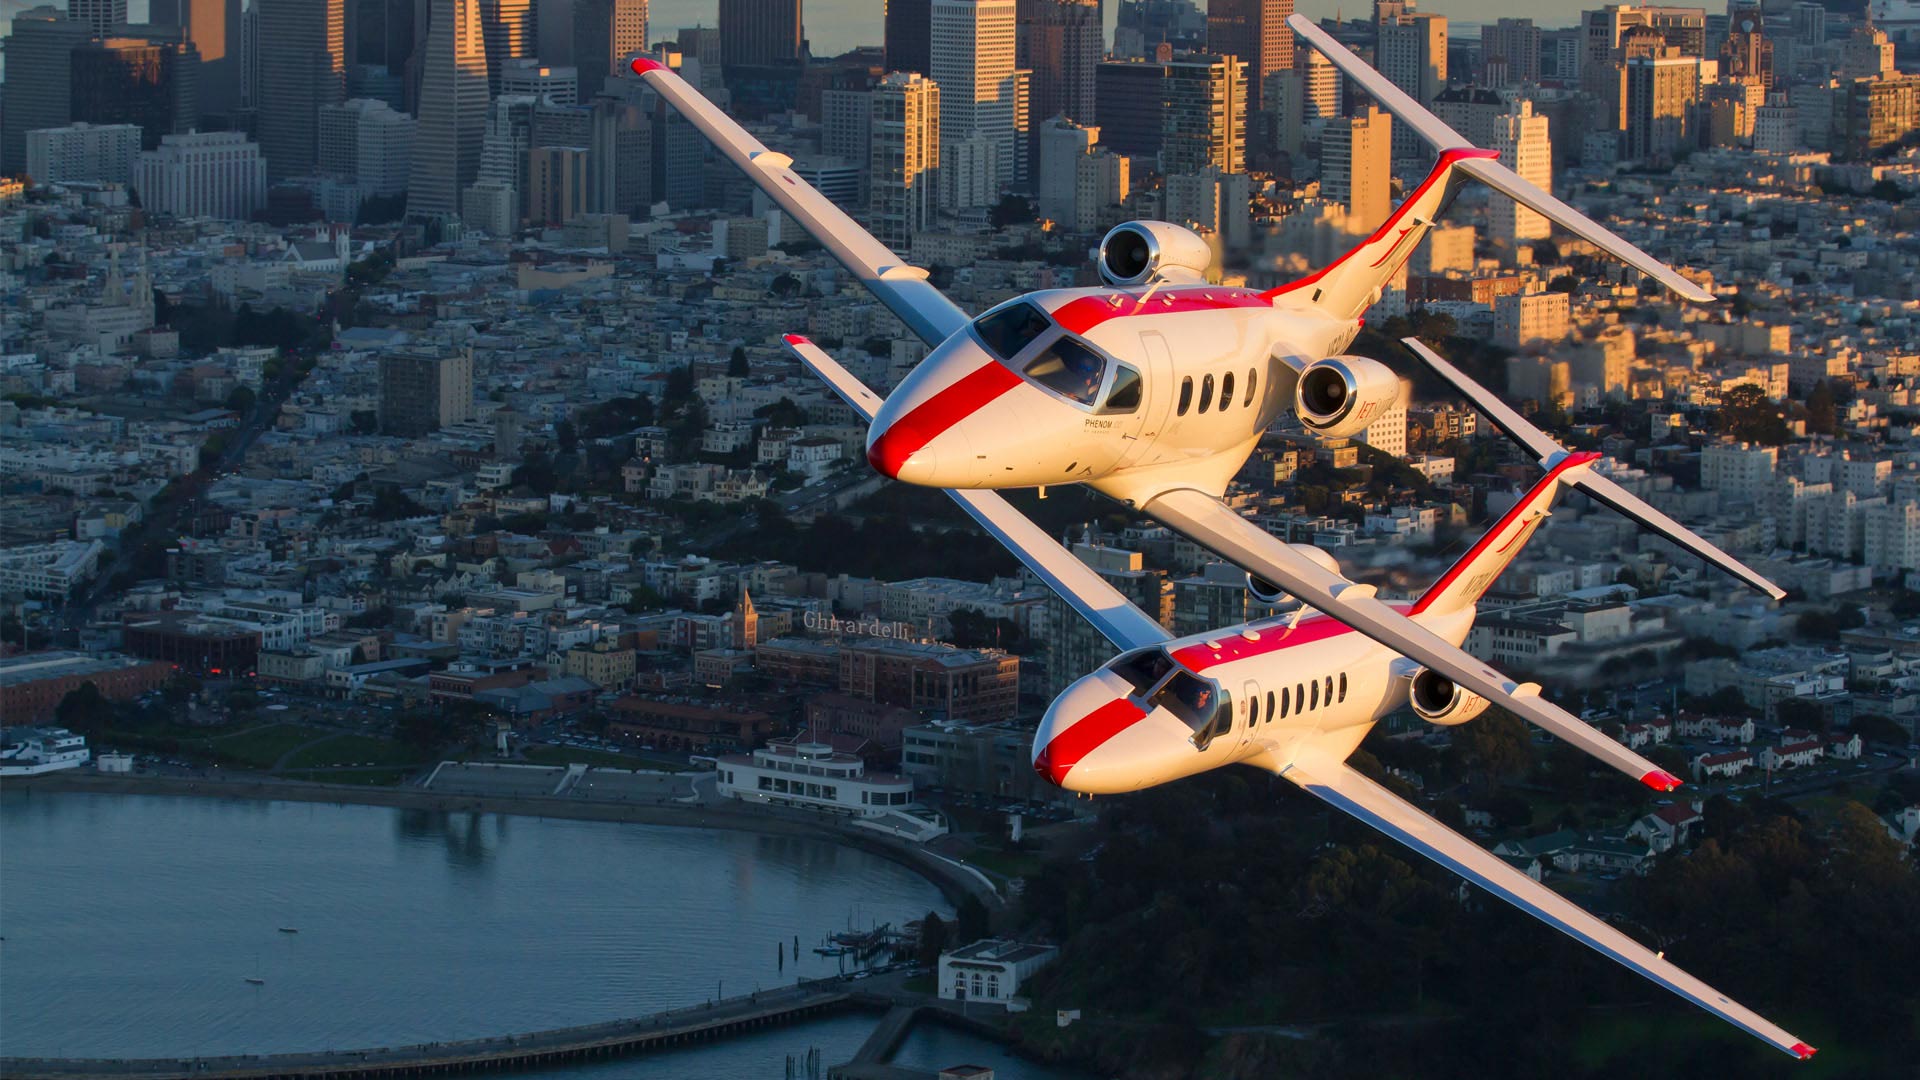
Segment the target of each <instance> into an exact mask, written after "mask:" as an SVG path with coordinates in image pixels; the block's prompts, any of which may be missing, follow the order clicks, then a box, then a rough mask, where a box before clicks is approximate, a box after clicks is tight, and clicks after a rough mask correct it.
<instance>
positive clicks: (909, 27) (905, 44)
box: [884, 0, 933, 75]
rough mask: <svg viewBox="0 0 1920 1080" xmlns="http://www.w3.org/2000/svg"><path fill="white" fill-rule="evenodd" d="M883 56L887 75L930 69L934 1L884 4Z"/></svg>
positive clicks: (900, 0) (905, 0) (903, 0)
mask: <svg viewBox="0 0 1920 1080" xmlns="http://www.w3.org/2000/svg"><path fill="white" fill-rule="evenodd" d="M886 7H887V15H886V30H885V35H886V36H885V39H884V41H885V46H886V49H885V52H886V69H887V70H888V71H917V72H919V73H920V74H922V75H925V74H926V73H927V72H928V71H930V70H932V68H933V0H886Z"/></svg>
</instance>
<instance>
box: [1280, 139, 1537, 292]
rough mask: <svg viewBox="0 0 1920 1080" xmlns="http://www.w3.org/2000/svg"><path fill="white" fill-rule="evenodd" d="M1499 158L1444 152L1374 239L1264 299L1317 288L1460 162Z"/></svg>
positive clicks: (1472, 150) (1471, 151)
mask: <svg viewBox="0 0 1920 1080" xmlns="http://www.w3.org/2000/svg"><path fill="white" fill-rule="evenodd" d="M1499 156H1500V153H1499V151H1496V150H1481V149H1478V148H1476V147H1471V146H1466V147H1461V148H1459V149H1456V150H1443V151H1441V153H1440V160H1438V161H1436V162H1434V165H1433V171H1432V172H1430V173H1428V174H1427V178H1426V179H1425V180H1422V181H1421V182H1420V186H1419V187H1417V188H1414V189H1413V193H1412V194H1410V195H1408V196H1407V197H1406V198H1404V199H1402V200H1400V205H1399V206H1398V207H1396V208H1395V209H1394V211H1393V213H1392V214H1390V215H1388V216H1387V220H1385V221H1383V222H1381V223H1380V227H1379V228H1378V229H1375V230H1374V231H1373V235H1372V236H1369V237H1367V238H1366V239H1365V240H1362V241H1360V242H1359V243H1358V244H1355V245H1354V247H1353V250H1352V251H1349V252H1347V253H1346V254H1345V255H1342V256H1340V257H1339V258H1337V259H1335V260H1333V261H1332V262H1330V263H1328V264H1327V265H1325V266H1323V267H1321V268H1320V269H1318V270H1315V271H1314V272H1313V273H1311V274H1308V275H1307V276H1306V277H1303V278H1301V279H1299V280H1298V281H1289V282H1287V283H1286V284H1285V285H1278V286H1275V287H1274V288H1271V289H1268V290H1267V291H1266V292H1263V293H1261V294H1260V298H1261V299H1263V300H1272V299H1273V298H1274V297H1276V296H1282V295H1285V294H1286V293H1290V292H1292V291H1294V290H1295V289H1304V288H1306V287H1307V286H1309V285H1311V284H1313V283H1314V282H1316V281H1319V280H1320V279H1321V278H1323V277H1326V276H1327V275H1328V274H1330V273H1332V272H1333V268H1334V267H1336V266H1339V265H1340V264H1341V263H1344V262H1346V261H1347V260H1348V259H1351V258H1353V257H1354V256H1355V255H1357V254H1359V253H1360V252H1361V251H1363V250H1365V249H1366V248H1367V246H1368V245H1370V244H1374V243H1377V242H1379V241H1380V240H1383V239H1385V238H1386V235H1387V231H1388V230H1389V229H1392V228H1393V227H1394V226H1395V225H1398V224H1400V221H1401V219H1403V218H1405V217H1406V216H1407V215H1408V214H1410V213H1412V212H1413V204H1414V203H1415V202H1418V201H1419V199H1420V196H1422V195H1425V194H1426V193H1427V189H1428V188H1431V187H1433V185H1435V184H1437V183H1439V182H1441V181H1442V180H1444V179H1446V178H1447V177H1448V175H1450V174H1451V173H1452V172H1453V166H1454V164H1455V163H1456V162H1460V161H1465V160H1468V159H1470V158H1497V157H1499ZM1408 228H1409V229H1411V228H1412V226H1411V225H1410V226H1408ZM1394 246H1395V247H1398V246H1399V241H1397V240H1396V241H1395V242H1394ZM1391 250H1392V249H1389V253H1391ZM1385 258H1386V256H1384V255H1383V256H1381V259H1382V261H1384V260H1385ZM1374 265H1375V266H1378V265H1380V264H1379V263H1377V262H1376V263H1375V264H1374Z"/></svg>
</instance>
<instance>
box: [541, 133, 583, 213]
mask: <svg viewBox="0 0 1920 1080" xmlns="http://www.w3.org/2000/svg"><path fill="white" fill-rule="evenodd" d="M589 156H591V155H590V152H589V151H588V149H587V148H586V147H584V146H536V147H534V148H533V149H532V150H531V151H529V152H528V154H527V218H528V220H530V221H532V222H533V223H534V224H536V225H564V224H565V223H566V222H567V219H569V218H571V217H574V216H575V215H577V214H584V213H586V212H587V178H588V172H589V170H588V167H587V159H588V157H589Z"/></svg>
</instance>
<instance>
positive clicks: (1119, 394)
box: [1099, 364, 1140, 413]
mask: <svg viewBox="0 0 1920 1080" xmlns="http://www.w3.org/2000/svg"><path fill="white" fill-rule="evenodd" d="M1139 407H1140V373H1139V372H1137V371H1135V370H1133V369H1132V368H1130V367H1128V366H1127V365H1125V364H1115V365H1113V387H1112V389H1110V390H1108V391H1107V400H1106V403H1105V404H1103V405H1101V406H1100V410H1099V411H1101V412H1103V413H1130V412H1132V411H1134V410H1135V409H1138V408H1139Z"/></svg>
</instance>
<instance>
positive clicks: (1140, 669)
mask: <svg viewBox="0 0 1920 1080" xmlns="http://www.w3.org/2000/svg"><path fill="white" fill-rule="evenodd" d="M1108 669H1109V670H1111V671H1112V672H1113V673H1114V674H1115V675H1118V676H1120V677H1121V678H1123V679H1125V680H1127V685H1129V686H1131V687H1133V692H1134V693H1135V694H1145V693H1146V692H1147V691H1149V690H1151V689H1153V688H1154V687H1155V686H1156V685H1158V684H1159V682H1160V680H1161V679H1164V678H1166V677H1167V672H1169V671H1172V670H1173V658H1172V657H1170V656H1168V655H1167V653H1166V650H1164V649H1141V650H1140V651H1139V652H1132V653H1128V654H1127V655H1125V656H1122V657H1121V658H1119V659H1118V660H1115V661H1114V662H1113V663H1112V664H1109V665H1108Z"/></svg>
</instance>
